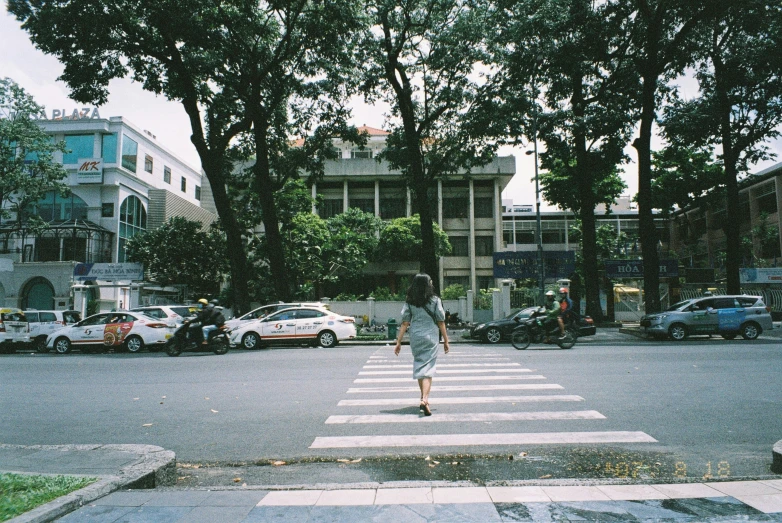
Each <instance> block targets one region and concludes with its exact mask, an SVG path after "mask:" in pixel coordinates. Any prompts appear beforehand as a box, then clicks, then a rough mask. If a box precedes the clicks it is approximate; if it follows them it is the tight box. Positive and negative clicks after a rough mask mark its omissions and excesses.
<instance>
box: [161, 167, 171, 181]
mask: <svg viewBox="0 0 782 523" xmlns="http://www.w3.org/2000/svg"><path fill="white" fill-rule="evenodd" d="M163 181H164V182H166V183H171V167H166V166H165V165H164V166H163Z"/></svg>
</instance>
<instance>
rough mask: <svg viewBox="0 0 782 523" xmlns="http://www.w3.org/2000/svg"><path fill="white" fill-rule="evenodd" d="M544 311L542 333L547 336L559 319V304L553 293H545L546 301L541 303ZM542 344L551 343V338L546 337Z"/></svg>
mask: <svg viewBox="0 0 782 523" xmlns="http://www.w3.org/2000/svg"><path fill="white" fill-rule="evenodd" d="M543 307H545V309H546V319H545V320H543V331H544V332H545V333H546V334H548V332H549V330H550V329H551V328H552V327H553V324H555V323H557V318H558V317H559V307H560V305H559V303H558V302H557V301H556V300H555V299H554V291H548V292H546V301H545V302H544V303H543ZM544 343H551V338H549V336H548V335H547V336H546V338H545V340H544Z"/></svg>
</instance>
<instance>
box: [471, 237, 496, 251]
mask: <svg viewBox="0 0 782 523" xmlns="http://www.w3.org/2000/svg"><path fill="white" fill-rule="evenodd" d="M475 255H476V256H493V255H494V236H476V237H475Z"/></svg>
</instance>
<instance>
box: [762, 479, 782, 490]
mask: <svg viewBox="0 0 782 523" xmlns="http://www.w3.org/2000/svg"><path fill="white" fill-rule="evenodd" d="M761 483H763V484H764V485H768V486H769V487H774V488H775V489H778V490H782V479H767V480H763V481H761Z"/></svg>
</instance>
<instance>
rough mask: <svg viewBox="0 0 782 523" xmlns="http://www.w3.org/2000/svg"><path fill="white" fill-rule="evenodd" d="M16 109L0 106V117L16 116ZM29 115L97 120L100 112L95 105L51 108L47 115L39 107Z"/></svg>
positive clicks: (39, 118) (44, 117) (57, 118)
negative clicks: (38, 111) (37, 111)
mask: <svg viewBox="0 0 782 523" xmlns="http://www.w3.org/2000/svg"><path fill="white" fill-rule="evenodd" d="M16 114H17V113H16V111H3V110H2V108H0V118H6V117H7V118H11V119H13V118H14V117H15V116H16ZM29 117H30V118H31V119H33V120H98V119H100V113H99V112H98V108H97V107H82V108H81V109H79V108H78V107H74V108H73V110H71V111H67V110H65V109H52V110H51V112H50V113H49V114H48V115H47V114H46V109H43V108H42V109H41V112H40V113H37V114H36V113H31V114H30V115H29Z"/></svg>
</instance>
